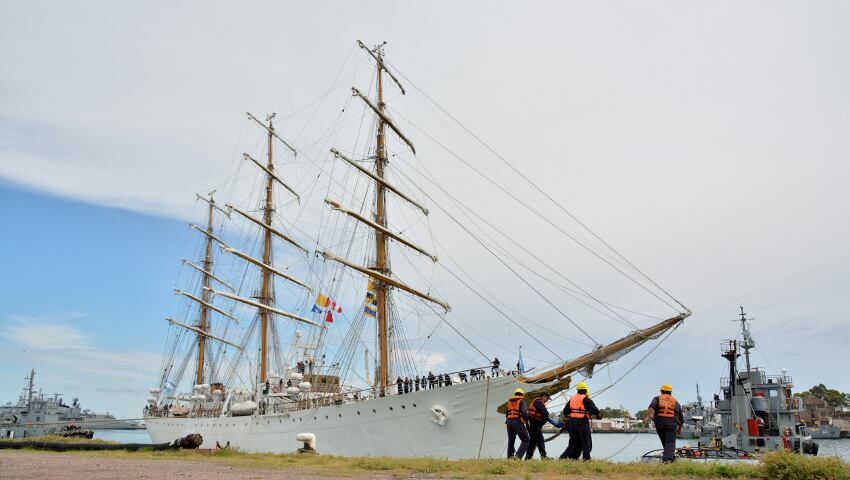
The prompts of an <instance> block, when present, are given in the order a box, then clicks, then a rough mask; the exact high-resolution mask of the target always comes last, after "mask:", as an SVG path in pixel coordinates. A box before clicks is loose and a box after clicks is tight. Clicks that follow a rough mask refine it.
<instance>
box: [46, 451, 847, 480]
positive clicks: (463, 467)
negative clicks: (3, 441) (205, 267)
mask: <svg viewBox="0 0 850 480" xmlns="http://www.w3.org/2000/svg"><path fill="white" fill-rule="evenodd" d="M62 454H63V455H89V456H98V457H109V458H134V459H150V460H163V459H165V460H193V461H211V462H217V463H221V464H224V465H227V466H230V467H242V468H261V469H279V470H293V471H298V472H299V473H303V474H311V475H317V476H325V477H337V476H343V475H344V476H352V477H357V476H361V475H364V474H368V473H370V472H373V473H374V472H383V473H389V474H392V475H398V476H429V477H430V476H434V477H444V478H458V479H460V478H476V479H477V478H501V477H504V478H543V479H554V478H563V477H564V476H567V477H579V478H634V479H643V480H646V479H654V478H662V479H663V478H675V477H678V478H691V479H727V478H735V479H771V480H773V479H778V480H792V479H793V480H850V464H848V463H846V462H844V461H842V460H840V459H838V458H834V457H803V456H801V455H794V454H789V453H772V454H768V455H766V456H765V457H764V460H763V461H762V462H761V463H760V464H758V465H752V464H720V463H714V462H688V461H680V462H676V463H674V464H671V465H659V464H643V463H611V462H607V461H599V460H594V461H590V462H572V461H558V460H547V461H540V460H532V461H530V462H523V461H516V460H507V459H482V460H446V459H439V458H392V457H334V456H329V455H299V454H249V453H243V452H239V451H236V450H229V449H223V450H219V451H217V452H215V453H213V454H210V455H202V454H198V453H195V452H193V451H191V450H166V451H151V450H146V451H138V452H127V451H105V452H65V453H62Z"/></svg>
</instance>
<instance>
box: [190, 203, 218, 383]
mask: <svg viewBox="0 0 850 480" xmlns="http://www.w3.org/2000/svg"><path fill="white" fill-rule="evenodd" d="M207 206H208V207H209V212H208V216H207V233H208V234H209V235H207V247H206V254H205V255H204V271H203V272H202V274H201V275H202V283H203V288H202V289H201V299H202V300H203V301H204V303H201V318H200V320H199V321H198V329H199V330H201V331H202V332H205V333H209V326H208V324H209V308H208V307H207V305H205V304H209V303H210V273H209V272H211V271H212V242H213V239H212V237H213V208H215V200H213V197H212V193H210V198H209V201H208V202H207ZM206 345H207V337H206V336H205V335H201V334H199V335H198V365H197V371H196V372H195V384H196V385H200V384H202V383H204V354H205V353H206Z"/></svg>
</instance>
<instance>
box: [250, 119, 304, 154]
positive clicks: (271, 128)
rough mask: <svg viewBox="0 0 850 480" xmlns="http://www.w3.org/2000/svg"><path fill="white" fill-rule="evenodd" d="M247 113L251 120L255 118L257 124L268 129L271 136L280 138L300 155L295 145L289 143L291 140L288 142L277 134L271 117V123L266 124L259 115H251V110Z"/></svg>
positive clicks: (281, 141)
mask: <svg viewBox="0 0 850 480" xmlns="http://www.w3.org/2000/svg"><path fill="white" fill-rule="evenodd" d="M245 113H246V114H248V118H250V119H251V120H253V121H255V122H257V124H258V125H259V126H261V127H263V128H265V129H266V131H267V132H269V135H271V136H273V137H274V138H276V139H278V140H280V143H282V144H284V145H286V148H288V149H289V150H291V151H292V154H293V155H295V156H298V152H297V151H296V150H295V147H293V146H292V145H290V144H289V142H287V141H286V140H284V139H283V138H282V137H281V136H280V135H278V134H277V132H275V131H274V126H273V125H272V121H271V118H270V119H269V124H268V125H266V124H265V123H263V122H261V121H260V120H259V119H257V117H255V116H253V115H251V112H245Z"/></svg>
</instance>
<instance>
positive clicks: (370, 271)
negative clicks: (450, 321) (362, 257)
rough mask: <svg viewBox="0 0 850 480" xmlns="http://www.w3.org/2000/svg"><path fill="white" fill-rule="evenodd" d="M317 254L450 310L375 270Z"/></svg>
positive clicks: (327, 255) (446, 304) (449, 307)
mask: <svg viewBox="0 0 850 480" xmlns="http://www.w3.org/2000/svg"><path fill="white" fill-rule="evenodd" d="M317 253H318V254H319V255H321V256H323V257H325V258H326V259H328V260H333V261H335V262H338V263H341V264H343V265H345V266H346V267H349V268H353V269H354V270H357V271H358V272H360V273H363V274H365V275H368V276H369V277H372V278H373V279H375V280H377V281H378V282H380V283H384V284H387V285H389V286H391V287H395V288H398V289H400V290H404V291H405V292H407V293H409V294H411V295H415V296H417V297H419V298H421V299H423V300H428V301H429V302H432V303H435V304H437V305H439V306H441V307H443V309H444V310H445V311H446V312H448V311H449V310H451V309H452V307H451V305H449V304H448V303H446V302H444V301H442V300H440V299H438V298H434V297H432V296H430V295H428V294H427V293H422V292H420V291H418V290H416V289H414V288H412V287H408V286H407V285H405V284H404V283H401V282H399V281H398V280H395V279H393V278H392V277H388V276H387V275H384V274H383V273H381V272H379V271H377V270H375V269H371V268H367V267H364V266H362V265H357V264H356V263H353V262H349V261H348V260H346V259H344V258H340V257H337V256H336V255H334V254H332V253H331V252H328V251H322V252H317Z"/></svg>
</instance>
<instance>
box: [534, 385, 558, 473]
mask: <svg viewBox="0 0 850 480" xmlns="http://www.w3.org/2000/svg"><path fill="white" fill-rule="evenodd" d="M549 398H550V397H549V392H543V393H541V394H540V396H539V397H537V398H535V399H534V400H532V401H531V404H530V405H529V406H528V435H529V437H530V440H529V441H528V450H527V451H526V452H525V459H526V460H530V459H531V457H533V456H534V449H537V450H540V458H541V459H543V458H549V457H547V456H546V440H545V439H544V438H543V426H544V425H546V422H549V423H551V424H552V425H554V426H556V427H558V428H563V426H564V424H563V423H561V422H558V421H556V420H553V419H551V418H549V410H547V409H546V404H547V403H549Z"/></svg>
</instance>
